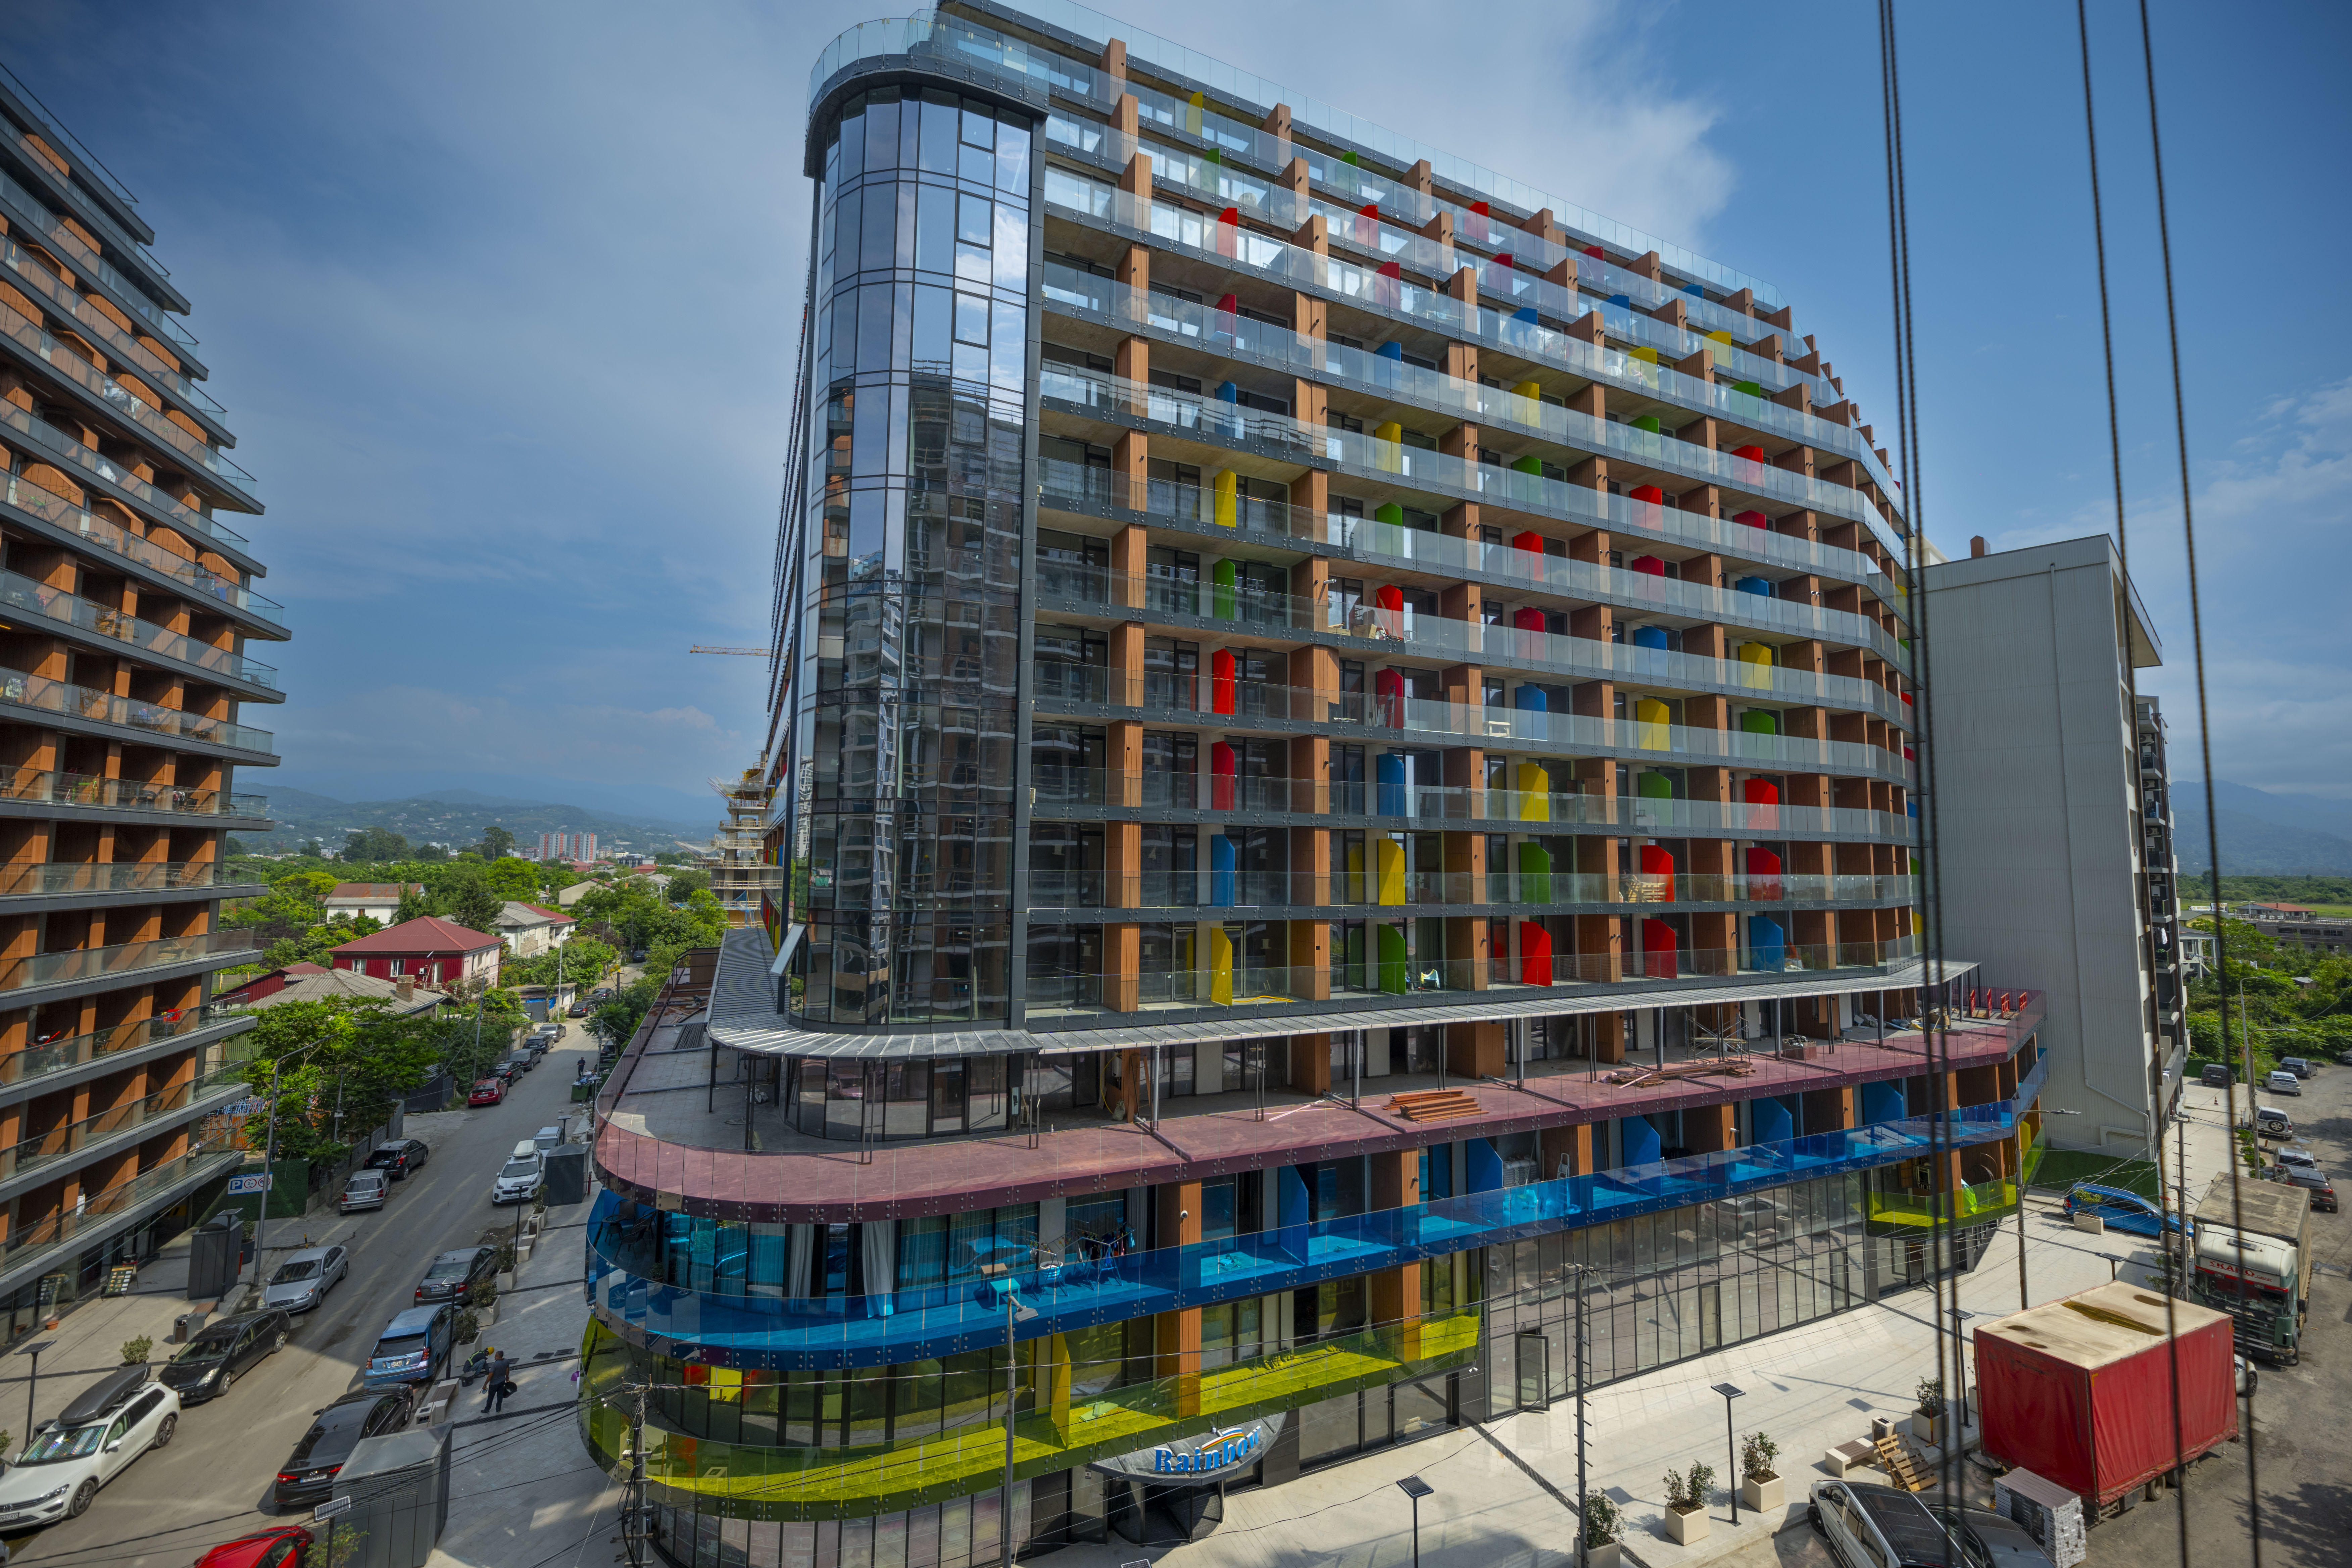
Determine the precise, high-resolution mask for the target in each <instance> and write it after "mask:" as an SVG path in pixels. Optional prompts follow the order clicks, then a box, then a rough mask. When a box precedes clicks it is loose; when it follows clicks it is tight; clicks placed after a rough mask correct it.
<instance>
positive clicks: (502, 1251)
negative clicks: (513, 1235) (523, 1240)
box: [499, 1241, 515, 1274]
mask: <svg viewBox="0 0 2352 1568" xmlns="http://www.w3.org/2000/svg"><path fill="white" fill-rule="evenodd" d="M514 1267H515V1249H514V1243H513V1242H511V1241H509V1242H503V1243H501V1244H500V1245H499V1273H501V1274H511V1273H513V1272H514Z"/></svg>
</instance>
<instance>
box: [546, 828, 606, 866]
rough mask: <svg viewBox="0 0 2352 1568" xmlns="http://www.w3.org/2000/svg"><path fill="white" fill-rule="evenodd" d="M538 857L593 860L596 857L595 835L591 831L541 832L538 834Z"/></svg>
mask: <svg viewBox="0 0 2352 1568" xmlns="http://www.w3.org/2000/svg"><path fill="white" fill-rule="evenodd" d="M539 858H541V860H593V859H595V858H596V836H595V835H594V834H593V833H542V834H541V835H540V836H539Z"/></svg>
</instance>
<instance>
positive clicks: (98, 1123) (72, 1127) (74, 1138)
mask: <svg viewBox="0 0 2352 1568" xmlns="http://www.w3.org/2000/svg"><path fill="white" fill-rule="evenodd" d="M244 1083H245V1068H244V1066H243V1064H241V1063H240V1064H239V1065H237V1066H236V1067H231V1068H220V1069H218V1070H216V1071H215V1072H213V1073H211V1074H210V1075H208V1076H206V1077H205V1078H201V1079H195V1080H194V1081H192V1082H189V1083H184V1084H181V1085H180V1086H179V1087H178V1088H176V1089H158V1090H157V1091H156V1092H155V1093H153V1094H150V1095H146V1096H144V1097H142V1098H141V1099H138V1100H130V1101H127V1102H125V1103H124V1104H121V1105H118V1106H115V1107H113V1108H111V1109H110V1110H101V1111H100V1112H99V1113H98V1114H96V1115H95V1116H86V1117H84V1118H82V1120H80V1121H68V1122H62V1123H60V1124H59V1125H58V1126H55V1127H52V1128H49V1129H47V1131H41V1132H36V1133H34V1134H33V1135H32V1136H30V1137H28V1138H26V1139H23V1140H21V1141H20V1142H16V1144H14V1145H12V1146H10V1147H8V1148H5V1149H0V1181H8V1180H11V1179H13V1178H15V1177H16V1176H21V1175H23V1174H25V1173H27V1172H30V1171H36V1170H38V1169H40V1168H41V1167H42V1166H44V1165H52V1164H55V1163H58V1161H60V1160H65V1159H69V1158H70V1157H72V1156H73V1155H75V1154H79V1153H80V1152H82V1151H83V1150H84V1149H85V1148H87V1147H89V1145H90V1144H92V1143H96V1142H100V1140H102V1139H106V1138H111V1137H113V1136H114V1135H115V1134H117V1133H119V1132H128V1131H131V1130H132V1129H134V1128H139V1127H144V1126H146V1125H147V1124H148V1123H149V1122H151V1121H158V1120H161V1119H163V1118H165V1117H168V1116H170V1115H171V1114H172V1113H173V1111H177V1110H187V1109H189V1108H190V1107H192V1106H198V1105H202V1104H203V1103H205V1101H206V1100H221V1099H225V1098H226V1097H227V1096H228V1095H229V1094H230V1093H232V1092H234V1091H236V1090H237V1089H241V1088H242V1087H243V1086H244Z"/></svg>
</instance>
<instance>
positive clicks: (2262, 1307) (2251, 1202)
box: [2189, 1176, 2311, 1366]
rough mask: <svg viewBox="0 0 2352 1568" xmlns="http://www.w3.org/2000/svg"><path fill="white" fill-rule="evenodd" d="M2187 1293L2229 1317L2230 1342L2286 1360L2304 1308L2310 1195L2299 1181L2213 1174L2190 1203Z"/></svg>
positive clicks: (2294, 1356)
mask: <svg viewBox="0 0 2352 1568" xmlns="http://www.w3.org/2000/svg"><path fill="white" fill-rule="evenodd" d="M2189 1300H2192V1301H2195V1302H2196V1303H2198V1304H2199V1305H2200V1306H2204V1307H2210V1308H2212V1309H2213V1310H2215V1311H2217V1312H2227V1313H2229V1314H2230V1316H2231V1317H2232V1318H2234V1319H2236V1320H2237V1323H2238V1348H2239V1349H2240V1350H2242V1351H2244V1352H2246V1353H2247V1354H2248V1355H2258V1356H2261V1357H2263V1359H2264V1360H2266V1361H2273V1362H2282V1363H2285V1364H2286V1365H2288V1366H2293V1365H2294V1363H2297V1362H2299V1361H2301V1360H2302V1359H2303V1324H2304V1320H2305V1318H2307V1317H2309V1316H2310V1314H2311V1196H2310V1194H2308V1193H2306V1192H2305V1191H2304V1189H2303V1188H2301V1187H2291V1186H2283V1185H2280V1184H2275V1183H2272V1182H2258V1181H2255V1180H2254V1179H2253V1178H2252V1176H2244V1177H2242V1178H2240V1180H2239V1181H2237V1182H2236V1183H2235V1184H2232V1183H2231V1180H2230V1178H2229V1177H2227V1176H2216V1177H2214V1178H2213V1185H2212V1187H2211V1188H2210V1190H2209V1191H2208V1192H2207V1193H2206V1194H2205V1201H2204V1202H2203V1203H2201V1204H2199V1205H2197V1269H2196V1272H2195V1273H2193V1274H2191V1275H2190V1276H2189Z"/></svg>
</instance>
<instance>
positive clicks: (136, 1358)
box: [122, 1334, 155, 1366]
mask: <svg viewBox="0 0 2352 1568" xmlns="http://www.w3.org/2000/svg"><path fill="white" fill-rule="evenodd" d="M154 1348H155V1342H154V1341H153V1340H152V1339H151V1338H149V1337H148V1336H147V1335H145V1334H142V1335H140V1336H139V1337H138V1338H137V1339H135V1340H125V1341H123V1342H122V1364H123V1365H125V1366H129V1365H131V1363H134V1362H142V1361H145V1360H146V1359H147V1356H148V1352H151V1351H152V1350H153V1349H154Z"/></svg>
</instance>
